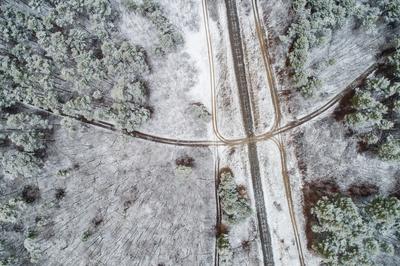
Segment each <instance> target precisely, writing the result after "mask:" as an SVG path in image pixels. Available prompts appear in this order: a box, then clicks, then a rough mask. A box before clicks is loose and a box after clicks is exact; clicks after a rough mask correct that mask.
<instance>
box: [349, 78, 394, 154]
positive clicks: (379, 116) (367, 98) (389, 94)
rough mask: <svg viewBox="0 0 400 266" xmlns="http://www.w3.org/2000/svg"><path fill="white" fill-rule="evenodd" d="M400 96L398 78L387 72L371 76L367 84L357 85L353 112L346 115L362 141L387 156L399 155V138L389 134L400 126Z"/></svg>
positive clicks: (350, 125)
mask: <svg viewBox="0 0 400 266" xmlns="http://www.w3.org/2000/svg"><path fill="white" fill-rule="evenodd" d="M399 97H400V83H399V82H393V81H390V80H389V79H388V78H386V77H384V76H382V77H374V78H370V79H368V80H367V81H366V83H365V86H363V87H361V88H358V89H356V91H355V94H354V96H353V97H352V99H351V107H352V109H353V112H351V113H350V114H347V115H346V117H345V120H346V122H347V124H348V125H349V127H350V128H351V129H352V130H353V131H354V132H355V133H356V135H358V136H359V137H360V139H361V141H363V142H364V143H366V144H368V146H371V148H372V150H373V151H377V153H378V156H379V157H380V158H382V159H385V160H398V159H400V158H399V157H398V156H397V153H398V151H397V150H396V149H397V147H398V143H397V141H396V140H393V139H392V138H390V137H388V134H390V132H391V131H393V130H395V129H396V128H398V126H399V125H398V120H397V119H396V112H397V102H398V101H399ZM385 139H386V140H385ZM389 139H390V140H389Z"/></svg>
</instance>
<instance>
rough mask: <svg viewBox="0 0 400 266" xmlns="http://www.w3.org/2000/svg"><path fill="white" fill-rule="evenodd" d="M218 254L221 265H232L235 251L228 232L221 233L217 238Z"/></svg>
mask: <svg viewBox="0 0 400 266" xmlns="http://www.w3.org/2000/svg"><path fill="white" fill-rule="evenodd" d="M217 247H218V255H219V256H220V264H221V265H232V259H233V251H232V247H231V243H230V242H229V235H228V234H221V235H220V236H218V238H217Z"/></svg>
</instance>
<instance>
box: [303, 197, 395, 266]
mask: <svg viewBox="0 0 400 266" xmlns="http://www.w3.org/2000/svg"><path fill="white" fill-rule="evenodd" d="M311 213H312V215H313V216H314V218H315V219H316V221H315V223H314V224H313V226H312V231H313V232H314V235H315V238H314V239H315V240H314V244H313V249H314V250H315V251H316V252H318V253H319V254H320V255H321V256H322V258H323V259H322V260H323V263H324V264H325V265H358V264H359V265H373V264H374V259H375V258H376V256H378V255H380V254H382V253H385V254H388V255H392V254H393V243H392V241H391V239H392V237H393V236H394V235H396V234H397V232H398V230H399V222H400V201H399V200H398V199H396V198H394V197H391V198H382V197H377V198H375V199H373V200H372V201H370V202H368V203H367V204H366V205H362V206H361V207H358V206H357V205H355V204H354V203H353V201H352V200H351V199H350V198H345V197H341V196H337V197H333V198H327V197H323V198H322V199H320V200H319V201H318V202H317V203H316V204H315V206H314V207H313V208H312V210H311Z"/></svg>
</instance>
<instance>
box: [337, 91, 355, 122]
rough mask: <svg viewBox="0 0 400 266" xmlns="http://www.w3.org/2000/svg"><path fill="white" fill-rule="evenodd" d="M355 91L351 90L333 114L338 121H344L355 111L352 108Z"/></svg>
mask: <svg viewBox="0 0 400 266" xmlns="http://www.w3.org/2000/svg"><path fill="white" fill-rule="evenodd" d="M354 93H355V91H354V90H351V91H349V92H348V93H346V95H344V96H343V98H342V99H341V100H340V102H339V106H338V107H337V108H336V109H335V111H334V112H333V117H334V118H335V120H336V121H343V120H344V117H345V116H346V115H347V114H349V113H351V112H352V111H353V110H352V108H351V99H352V98H353V96H354Z"/></svg>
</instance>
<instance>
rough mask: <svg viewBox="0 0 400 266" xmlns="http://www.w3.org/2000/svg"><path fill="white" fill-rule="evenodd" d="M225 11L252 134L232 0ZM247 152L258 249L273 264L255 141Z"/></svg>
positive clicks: (247, 125) (245, 116)
mask: <svg viewBox="0 0 400 266" xmlns="http://www.w3.org/2000/svg"><path fill="white" fill-rule="evenodd" d="M225 6H226V12H227V17H228V29H229V39H230V43H231V50H232V56H233V63H234V70H235V77H236V83H237V88H238V91H239V102H240V107H241V108H240V109H241V113H242V119H243V126H244V129H245V133H246V136H247V137H249V138H251V137H253V136H254V130H255V129H254V117H253V112H252V107H251V97H250V93H249V88H248V84H247V76H246V67H245V64H244V55H243V46H242V38H241V32H240V25H239V17H238V14H237V8H236V1H235V0H225ZM247 153H248V158H249V166H250V176H251V180H252V185H253V193H254V201H255V207H256V215H257V222H258V231H259V236H260V243H261V250H262V255H263V262H264V265H274V258H273V252H272V243H271V233H270V229H269V226H268V220H267V219H268V215H267V209H266V207H265V200H264V190H263V188H262V180H261V173H260V163H259V159H258V152H257V144H256V143H248V144H247Z"/></svg>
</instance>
